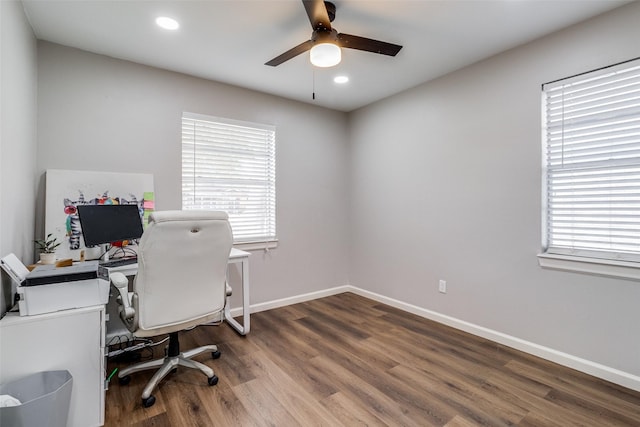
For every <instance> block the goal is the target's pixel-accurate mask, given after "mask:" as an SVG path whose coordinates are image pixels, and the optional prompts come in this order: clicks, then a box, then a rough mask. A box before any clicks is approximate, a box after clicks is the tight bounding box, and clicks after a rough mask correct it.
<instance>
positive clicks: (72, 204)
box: [45, 169, 155, 260]
mask: <svg viewBox="0 0 640 427" xmlns="http://www.w3.org/2000/svg"><path fill="white" fill-rule="evenodd" d="M45 199H46V200H45V235H46V234H48V233H52V234H53V235H54V236H55V237H57V238H58V241H61V242H62V244H61V245H60V246H59V247H58V249H57V250H56V257H57V258H58V259H64V258H72V259H73V260H80V259H81V256H82V254H84V256H85V259H94V258H97V257H98V256H100V255H101V253H102V252H101V251H102V248H85V245H84V240H83V237H82V227H81V226H80V219H79V217H78V213H77V207H78V206H79V205H112V204H135V205H136V206H138V209H139V211H140V216H141V218H142V219H143V225H144V226H146V224H147V222H148V217H149V214H150V213H151V212H153V210H154V208H155V199H154V191H153V175H151V174H143V173H120V172H95V171H76V170H58V169H49V170H47V172H46V198H45Z"/></svg>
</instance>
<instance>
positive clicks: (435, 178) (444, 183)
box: [349, 2, 640, 376]
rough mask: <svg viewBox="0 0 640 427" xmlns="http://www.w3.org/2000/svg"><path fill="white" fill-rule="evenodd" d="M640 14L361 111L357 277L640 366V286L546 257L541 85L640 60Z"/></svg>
mask: <svg viewBox="0 0 640 427" xmlns="http://www.w3.org/2000/svg"><path fill="white" fill-rule="evenodd" d="M638 23H640V3H638V2H635V3H633V4H631V5H629V6H625V7H623V8H621V9H618V10H615V11H613V12H611V13H609V14H607V15H604V16H601V17H598V18H596V19H593V20H591V21H588V22H586V23H583V24H580V25H577V26H575V27H573V28H569V29H567V30H564V31H562V32H560V33H557V34H555V35H552V36H549V37H546V38H544V39H541V40H539V41H536V42H533V43H531V44H528V45H526V46H523V47H520V48H517V49H514V50H512V51H509V52H506V53H504V54H501V55H498V56H496V57H493V58H491V59H488V60H486V61H483V62H481V63H478V64H476V65H473V66H470V67H468V68H465V69H462V70H460V71H458V72H455V73H452V74H449V75H447V76H445V77H443V78H440V79H438V80H435V81H432V82H430V83H427V84H424V85H421V86H419V87H417V88H414V89H412V90H410V91H408V92H405V93H403V94H400V95H397V96H394V97H392V98H389V99H387V100H384V101H381V102H379V103H377V104H374V105H371V106H369V107H366V108H364V109H362V110H359V111H357V112H355V113H352V114H351V116H350V132H351V146H352V147H351V149H352V153H351V158H352V163H351V165H350V166H351V177H350V182H351V193H352V202H351V216H352V221H351V226H350V232H351V239H350V241H351V255H350V256H351V270H350V274H349V278H350V281H351V284H352V285H354V286H356V287H360V288H363V289H366V290H368V291H370V292H374V293H377V294H380V295H383V296H385V297H387V298H392V299H396V300H399V301H401V302H405V303H410V304H414V305H416V306H418V307H420V308H423V309H426V310H431V311H433V312H437V313H440V314H444V315H446V316H451V317H453V318H456V319H458V320H462V321H466V322H470V323H472V324H474V325H477V326H480V327H484V328H489V329H491V330H494V331H497V332H500V333H503V334H508V335H510V336H513V337H517V338H520V339H523V340H527V341H529V342H531V343H535V344H538V345H542V346H546V347H549V348H551V349H555V350H558V351H561V352H565V353H568V354H570V355H573V356H576V357H579V358H583V359H586V360H588V361H592V362H595V363H599V364H603V365H606V366H608V367H610V368H614V369H618V370H621V371H624V372H626V373H630V374H632V375H635V376H639V375H640V308H639V303H640V283H638V282H632V281H627V280H615V279H608V278H601V277H596V276H589V275H583V274H577V273H568V272H560V271H552V270H543V269H541V268H540V267H539V266H538V264H537V259H536V254H537V253H538V252H539V251H540V247H541V229H540V226H541V124H540V123H541V120H540V116H541V107H540V102H541V96H540V88H541V84H542V83H545V82H548V81H551V80H555V79H558V78H562V77H566V76H570V75H572V74H575V73H579V72H583V71H588V70H591V69H594V68H598V67H602V66H606V65H609V64H612V63H616V62H619V61H623V60H627V59H631V58H634V57H637V56H638V55H639V54H640V51H639V50H638V41H639V40H640V25H639V24H638ZM439 279H445V280H446V281H447V284H448V292H447V293H446V294H440V293H438V280H439Z"/></svg>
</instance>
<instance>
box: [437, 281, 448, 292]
mask: <svg viewBox="0 0 640 427" xmlns="http://www.w3.org/2000/svg"><path fill="white" fill-rule="evenodd" d="M438 291H439V292H441V293H443V294H446V293H447V281H446V280H440V281H439V282H438Z"/></svg>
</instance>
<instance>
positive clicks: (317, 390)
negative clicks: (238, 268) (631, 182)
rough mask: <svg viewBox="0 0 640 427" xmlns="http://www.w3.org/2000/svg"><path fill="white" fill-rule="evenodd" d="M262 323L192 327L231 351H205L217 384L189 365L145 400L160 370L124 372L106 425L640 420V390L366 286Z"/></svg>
mask: <svg viewBox="0 0 640 427" xmlns="http://www.w3.org/2000/svg"><path fill="white" fill-rule="evenodd" d="M251 325H252V331H251V333H250V334H249V335H247V336H246V337H243V336H240V335H238V334H237V333H235V331H233V330H232V329H231V328H230V327H228V326H227V325H222V326H217V327H216V326H201V327H198V328H195V329H193V330H191V331H185V332H183V333H181V347H182V348H183V349H188V348H192V347H196V346H200V345H205V344H210V343H215V344H217V345H218V348H219V349H220V351H221V352H222V357H221V358H220V359H216V360H213V359H211V357H210V355H209V354H203V355H200V356H198V357H197V358H196V360H198V361H200V362H202V363H205V364H206V365H208V366H210V367H211V368H212V369H213V370H214V371H215V373H216V375H218V377H219V378H220V380H219V382H218V384H217V385H216V386H213V387H211V386H208V384H207V380H206V378H205V377H204V375H202V374H201V373H200V372H196V371H192V370H188V369H185V368H180V369H179V370H178V372H176V373H174V374H171V375H169V377H167V378H166V379H165V380H164V381H162V383H161V384H160V385H159V386H158V387H157V389H156V390H155V391H154V395H155V396H156V403H155V405H154V406H152V407H151V408H143V407H142V405H141V400H140V394H141V392H142V389H143V388H144V385H145V384H146V382H147V381H148V380H149V379H150V378H151V375H152V374H153V372H141V373H137V374H134V375H132V377H131V382H130V383H129V384H128V385H123V386H121V385H119V384H118V382H117V380H116V379H115V377H114V380H113V381H112V383H111V384H110V387H109V390H108V391H107V399H106V417H105V425H106V426H107V427H110V426H125V425H131V426H137V427H146V426H155V427H165V426H167V427H168V426H180V427H183V426H243V427H244V426H248V427H253V426H256V427H262V426H336V427H340V426H345V427H351V426H447V427H470V426H482V425H484V426H508V425H511V426H513V425H515V426H522V427H525V426H536V427H539V426H558V427H568V426H593V427H601V426H640V393H639V392H636V391H633V390H629V389H626V388H624V387H621V386H618V385H616V384H612V383H609V382H607V381H604V380H601V379H598V378H594V377H591V376H589V375H586V374H583V373H581V372H577V371H574V370H571V369H568V368H565V367H562V366H559V365H557V364H554V363H551V362H549V361H545V360H542V359H539V358H537V357H535V356H531V355H529V354H526V353H522V352H520V351H517V350H515V349H512V348H509V347H505V346H503V345H500V344H497V343H495V342H491V341H488V340H485V339H482V338H479V337H476V336H473V335H470V334H467V333H465V332H462V331H459V330H455V329H452V328H449V327H447V326H444V325H442V324H438V323H436V322H433V321H430V320H427V319H424V318H421V317H419V316H415V315H412V314H410V313H405V312H403V311H401V310H399V309H396V308H394V307H390V306H386V305H384V304H380V303H378V302H376V301H372V300H369V299H366V298H363V297H360V296H358V295H355V294H351V293H345V294H340V295H334V296H330V297H327V298H322V299H318V300H314V301H307V302H304V303H300V304H296V305H292V306H288V307H282V308H278V309H274V310H269V311H265V312H261V313H255V314H253V315H252V317H251ZM162 347H163V346H162V345H161V346H157V347H155V348H154V349H153V353H154V355H155V357H161V355H162V354H163V349H162ZM145 351H146V352H143V353H142V354H143V355H144V356H145V357H147V356H148V357H150V354H149V353H150V352H149V351H148V350H145ZM125 365H126V364H123V363H115V362H113V361H110V362H109V363H108V368H109V371H111V370H112V369H114V368H116V367H123V366H125Z"/></svg>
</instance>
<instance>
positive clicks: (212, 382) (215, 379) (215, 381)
mask: <svg viewBox="0 0 640 427" xmlns="http://www.w3.org/2000/svg"><path fill="white" fill-rule="evenodd" d="M208 382H209V385H216V384H218V376H217V375H214V376H212V377H211V378H208Z"/></svg>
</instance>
